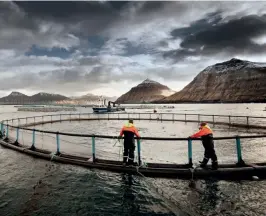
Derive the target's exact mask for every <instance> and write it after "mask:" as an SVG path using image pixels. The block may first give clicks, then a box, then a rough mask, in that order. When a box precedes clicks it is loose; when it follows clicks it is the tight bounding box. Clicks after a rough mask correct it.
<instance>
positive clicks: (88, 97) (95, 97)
mask: <svg viewBox="0 0 266 216" xmlns="http://www.w3.org/2000/svg"><path fill="white" fill-rule="evenodd" d="M101 97H102V98H104V99H106V100H107V101H115V100H116V99H117V97H108V96H105V95H102V96H101ZM99 98H100V96H99V95H94V94H91V93H88V94H86V95H82V96H80V97H75V98H73V99H75V100H88V101H98V100H99Z"/></svg>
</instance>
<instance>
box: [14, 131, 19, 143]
mask: <svg viewBox="0 0 266 216" xmlns="http://www.w3.org/2000/svg"><path fill="white" fill-rule="evenodd" d="M18 139H19V128H17V138H16V141H15V143H14V144H15V145H18V143H19V142H18Z"/></svg>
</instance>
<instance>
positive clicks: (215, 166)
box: [212, 161, 218, 170]
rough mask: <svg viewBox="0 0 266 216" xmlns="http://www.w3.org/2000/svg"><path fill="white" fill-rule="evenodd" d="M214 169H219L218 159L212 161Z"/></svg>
mask: <svg viewBox="0 0 266 216" xmlns="http://www.w3.org/2000/svg"><path fill="white" fill-rule="evenodd" d="M212 169H213V170H217V169H218V161H213V162H212Z"/></svg>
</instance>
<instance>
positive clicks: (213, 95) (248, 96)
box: [160, 58, 266, 103]
mask: <svg viewBox="0 0 266 216" xmlns="http://www.w3.org/2000/svg"><path fill="white" fill-rule="evenodd" d="M265 101H266V64H264V63H255V62H249V61H243V60H240V59H235V58H233V59H231V60H229V61H226V62H222V63H218V64H215V65H212V66H209V67H207V68H206V69H204V70H203V71H201V72H200V73H199V74H198V75H197V76H196V77H195V78H194V80H193V81H192V82H191V83H189V84H188V85H187V86H186V87H185V88H184V89H183V90H181V91H180V92H177V93H175V94H173V95H171V96H170V97H167V98H165V99H163V100H161V101H160V102H164V103H180V102H235V103H240V102H265Z"/></svg>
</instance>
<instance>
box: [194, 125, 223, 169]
mask: <svg viewBox="0 0 266 216" xmlns="http://www.w3.org/2000/svg"><path fill="white" fill-rule="evenodd" d="M190 138H201V139H202V144H203V147H204V149H205V152H204V158H203V161H202V162H200V163H201V165H200V167H202V168H204V167H206V165H207V163H208V161H209V159H210V158H211V160H212V169H217V168H218V161H217V156H216V153H215V150H214V142H213V132H212V130H211V128H210V127H209V126H208V125H207V123H205V122H204V123H201V124H200V128H199V131H198V132H197V133H195V134H193V135H192V136H190Z"/></svg>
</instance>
